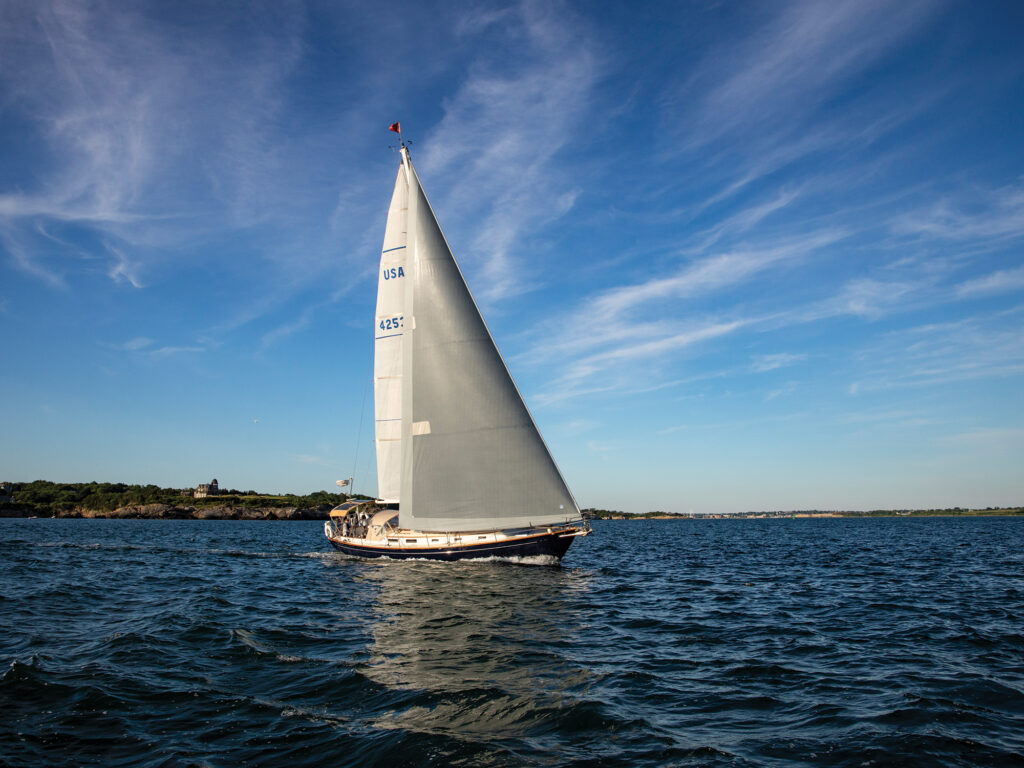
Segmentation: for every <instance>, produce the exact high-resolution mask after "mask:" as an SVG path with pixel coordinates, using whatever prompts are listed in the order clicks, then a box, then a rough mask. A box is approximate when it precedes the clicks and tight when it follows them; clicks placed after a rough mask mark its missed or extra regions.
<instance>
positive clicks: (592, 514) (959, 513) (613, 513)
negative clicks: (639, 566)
mask: <svg viewBox="0 0 1024 768" xmlns="http://www.w3.org/2000/svg"><path fill="white" fill-rule="evenodd" d="M582 512H583V516H584V517H585V518H587V519H589V520H744V519H746V520H763V519H781V520H789V519H796V518H806V517H986V516H1013V515H1024V507H986V508H985V509H963V508H961V507H950V508H948V509H873V510H869V511H856V510H818V509H812V510H788V511H781V510H779V511H774V512H729V513H701V512H685V513H684V512H641V513H636V514H633V513H629V512H622V511H617V510H608V509H584V510H582Z"/></svg>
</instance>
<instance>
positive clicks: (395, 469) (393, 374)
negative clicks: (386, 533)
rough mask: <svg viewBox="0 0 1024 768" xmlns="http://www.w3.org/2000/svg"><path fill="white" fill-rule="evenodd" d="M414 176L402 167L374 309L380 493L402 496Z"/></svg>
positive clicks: (394, 498)
mask: <svg viewBox="0 0 1024 768" xmlns="http://www.w3.org/2000/svg"><path fill="white" fill-rule="evenodd" d="M408 208H409V175H408V173H407V172H406V168H405V164H404V163H403V164H402V166H400V167H399V169H398V178H396V179H395V192H394V194H393V195H392V196H391V207H390V208H389V209H388V222H387V226H386V228H385V229H384V245H383V247H382V249H381V254H380V274H379V275H378V276H377V311H376V313H375V314H374V334H373V335H374V354H373V400H374V418H375V423H374V435H375V436H376V443H377V495H378V496H379V497H380V499H381V500H382V501H385V502H389V503H394V502H397V501H398V494H399V492H400V490H401V478H402V441H401V435H402V331H403V326H404V320H405V318H404V315H405V311H404V307H405V285H404V284H405V270H406V264H405V259H406V240H407V238H406V224H407V221H408Z"/></svg>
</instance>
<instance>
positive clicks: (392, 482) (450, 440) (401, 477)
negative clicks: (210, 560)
mask: <svg viewBox="0 0 1024 768" xmlns="http://www.w3.org/2000/svg"><path fill="white" fill-rule="evenodd" d="M392 130H396V131H397V130H398V125H397V123H396V124H395V125H394V126H392ZM400 153H401V163H400V165H399V168H398V177H397V178H396V179H395V189H394V194H393V195H392V198H391V206H390V208H389V210H388V220H387V225H386V227H385V230H384V245H383V247H382V249H381V260H380V274H379V277H378V285H377V308H376V314H375V317H374V336H375V342H374V387H373V391H374V415H375V420H374V433H375V441H376V448H377V488H378V494H379V497H380V498H378V499H377V500H376V501H373V502H348V503H346V504H342V505H341V506H339V507H337V508H335V509H334V510H333V511H332V512H331V516H330V519H329V520H328V521H327V523H326V524H325V526H324V528H325V533H326V535H327V538H328V540H329V541H330V542H331V544H332V545H333V546H334V547H335V548H336V549H338V550H340V551H342V552H346V553H348V554H351V555H361V556H364V557H382V556H383V557H393V558H409V557H420V558H429V559H438V560H460V559H464V558H470V557H531V556H538V555H539V556H548V557H553V558H556V559H557V558H561V557H562V556H563V555H564V554H565V552H566V550H567V549H568V548H569V545H570V544H571V543H572V541H573V539H574V538H575V537H577V536H585V535H587V534H588V533H590V528H589V526H588V525H587V524H586V523H585V522H584V520H583V518H582V515H581V514H580V510H579V506H578V505H577V504H576V500H575V499H574V498H573V496H572V493H571V492H570V491H569V488H568V486H567V485H566V483H565V480H564V479H563V477H562V474H561V472H560V471H559V470H558V467H557V466H556V464H555V461H554V459H553V458H552V457H551V454H550V452H549V451H548V449H547V446H546V445H545V443H544V440H543V439H542V438H541V436H540V432H538V430H537V427H536V425H535V424H534V422H533V418H532V417H531V416H530V412H529V411H528V410H527V408H526V404H525V403H524V402H523V399H522V396H521V395H520V394H519V390H518V389H517V388H516V385H515V382H513V380H512V377H511V375H510V374H509V372H508V369H507V368H506V366H505V362H504V360H502V358H501V355H500V354H499V352H498V349H497V347H496V346H495V344H494V340H493V339H492V338H491V335H490V332H489V331H488V330H487V326H486V325H485V324H484V320H483V318H482V317H481V315H480V311H479V309H478V308H477V306H476V302H475V301H474V300H473V297H472V295H471V294H470V292H469V288H468V287H467V285H466V282H465V280H464V278H463V276H462V272H461V271H460V269H459V266H458V264H457V263H456V261H455V258H454V257H453V256H452V252H451V249H450V248H449V247H448V243H447V241H446V240H445V237H444V234H443V233H442V232H441V228H440V226H439V225H438V223H437V219H436V218H435V216H434V212H433V209H432V208H431V207H430V203H429V202H428V201H427V197H426V195H425V194H424V192H423V188H422V186H421V185H420V180H419V177H418V176H417V175H416V171H415V169H414V168H413V166H412V161H411V159H410V157H409V150H408V148H407V147H406V146H405V143H404V142H402V145H401V148H400Z"/></svg>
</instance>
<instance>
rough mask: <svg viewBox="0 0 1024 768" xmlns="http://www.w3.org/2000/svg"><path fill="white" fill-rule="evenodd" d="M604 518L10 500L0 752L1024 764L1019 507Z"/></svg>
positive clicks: (427, 760)
mask: <svg viewBox="0 0 1024 768" xmlns="http://www.w3.org/2000/svg"><path fill="white" fill-rule="evenodd" d="M594 529H595V530H594V535H593V536H591V537H590V538H588V539H584V540H582V541H577V542H576V543H575V544H574V545H573V547H572V548H571V549H570V550H569V554H568V556H567V557H566V559H565V561H564V562H563V564H562V566H561V567H550V566H546V567H542V566H525V565H514V564H509V563H502V562H487V563H456V564H445V563H431V562H380V561H361V560H355V559H350V558H347V557H345V556H343V555H340V554H334V553H333V552H330V551H328V549H327V546H326V541H325V540H324V538H323V535H322V530H321V525H320V524H319V523H304V522H235V521H221V522H218V521H143V520H125V521H113V520H109V521H108V520H2V521H0V673H2V679H0V763H3V764H9V765H13V766H37V765H145V766H176V765H203V766H236V765H243V764H249V765H287V766H289V767H290V768H300V767H301V766H318V767H319V766H324V765H353V766H355V765H360V766H361V765H382V766H386V765H410V766H414V765H424V766H426V765H437V766H448V765H453V766H460V765H472V766H476V765H494V766H506V765H543V766H563V765H573V766H615V765H630V766H663V765H723V766H724V765H728V766H742V765H787V766H788V765H856V766H861V765H1007V764H1024V520H1019V519H1005V518H1003V519H999V518H990V519H965V520H956V519H896V520H792V521H787V520H736V521H664V522H663V521H650V522H633V521H627V522H598V523H596V524H595V526H594Z"/></svg>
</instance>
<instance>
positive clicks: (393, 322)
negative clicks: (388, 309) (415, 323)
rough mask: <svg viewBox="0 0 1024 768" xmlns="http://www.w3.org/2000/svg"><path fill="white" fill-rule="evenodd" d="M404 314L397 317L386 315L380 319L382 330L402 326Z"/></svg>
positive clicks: (395, 328)
mask: <svg viewBox="0 0 1024 768" xmlns="http://www.w3.org/2000/svg"><path fill="white" fill-rule="evenodd" d="M402 319H403V316H402V315H398V316H397V317H385V318H383V319H382V320H381V321H380V329H381V330H382V331H395V330H398V329H399V328H401V327H402Z"/></svg>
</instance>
